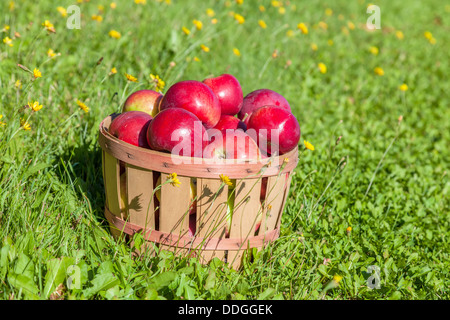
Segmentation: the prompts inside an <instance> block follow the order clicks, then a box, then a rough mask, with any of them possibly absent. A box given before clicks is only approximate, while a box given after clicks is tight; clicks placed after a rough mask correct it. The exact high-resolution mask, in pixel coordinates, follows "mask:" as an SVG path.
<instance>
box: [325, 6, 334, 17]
mask: <svg viewBox="0 0 450 320" xmlns="http://www.w3.org/2000/svg"><path fill="white" fill-rule="evenodd" d="M325 14H326V15H327V16H331V15H333V10H331V9H330V8H327V9H325Z"/></svg>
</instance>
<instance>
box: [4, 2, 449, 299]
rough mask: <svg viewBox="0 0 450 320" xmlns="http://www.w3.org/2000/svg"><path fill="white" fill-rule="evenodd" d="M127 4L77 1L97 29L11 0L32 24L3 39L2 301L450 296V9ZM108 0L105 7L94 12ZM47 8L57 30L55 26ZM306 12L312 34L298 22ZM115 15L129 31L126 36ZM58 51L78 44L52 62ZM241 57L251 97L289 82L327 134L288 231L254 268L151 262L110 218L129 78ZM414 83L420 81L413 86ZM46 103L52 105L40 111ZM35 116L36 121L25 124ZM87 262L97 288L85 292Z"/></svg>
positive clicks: (302, 114)
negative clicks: (107, 151) (102, 141)
mask: <svg viewBox="0 0 450 320" xmlns="http://www.w3.org/2000/svg"><path fill="white" fill-rule="evenodd" d="M73 2H75V1H73ZM116 2H117V8H116V9H114V10H113V9H111V8H110V2H108V1H94V0H91V1H89V2H87V3H81V4H77V5H79V7H80V9H81V14H82V17H81V29H79V30H78V29H72V30H70V29H67V28H66V19H67V18H63V17H62V16H61V15H60V13H59V12H58V11H57V9H56V5H55V4H49V3H50V2H48V1H40V2H36V1H34V2H32V1H28V2H22V1H15V7H14V9H13V10H12V11H11V10H10V8H9V7H8V4H9V1H2V2H1V3H0V12H2V16H1V21H0V28H3V25H8V26H10V29H9V30H4V31H2V32H1V37H2V39H4V38H5V37H6V36H8V37H10V38H11V39H13V38H14V32H18V33H19V34H20V37H17V36H16V38H14V39H13V46H12V47H9V46H8V45H6V44H4V43H3V42H1V43H0V98H1V104H0V114H1V115H3V117H2V118H1V119H0V121H2V122H4V123H5V125H4V126H2V127H0V241H1V244H0V248H1V249H0V299H50V298H58V297H62V298H64V299H114V298H118V299H249V300H250V299H258V298H259V299H287V300H289V299H292V300H300V299H342V300H348V299H430V300H431V299H449V298H450V292H449V289H448V288H449V287H450V271H449V269H450V262H449V261H450V260H449V252H450V245H449V240H448V239H449V236H450V231H449V230H450V228H449V227H450V226H449V221H450V214H449V212H450V210H449V182H448V170H449V159H450V154H449V141H450V126H449V120H448V119H450V112H449V110H450V109H449V108H448V105H449V103H450V101H449V96H448V94H446V93H447V92H448V87H449V79H448V76H447V75H448V70H449V69H450V66H449V62H450V59H449V58H450V57H449V51H450V50H449V49H450V48H449V46H448V43H449V42H450V39H449V33H448V27H449V24H450V20H449V15H448V12H449V11H450V8H449V6H445V5H444V4H442V2H441V1H437V0H435V1H428V2H427V3H426V4H424V3H422V2H420V1H408V2H399V3H395V4H394V3H393V2H392V1H380V2H377V3H374V4H376V5H378V6H379V7H380V9H381V26H382V29H381V30H375V31H371V32H369V31H367V30H365V29H364V27H365V23H366V20H367V18H368V17H369V14H367V13H366V7H367V5H368V3H365V2H364V1H354V2H348V1H339V2H330V3H329V4H326V3H324V2H312V3H310V2H301V3H300V2H299V3H297V2H294V1H291V4H292V3H295V4H296V6H295V8H294V7H292V5H291V4H286V3H287V1H281V2H284V3H285V4H286V5H285V6H284V8H285V10H286V12H285V13H284V14H281V13H280V12H279V8H276V7H274V6H272V5H271V2H270V1H264V2H263V1H259V2H257V1H254V2H252V1H249V0H245V1H244V3H243V4H242V5H239V4H237V3H236V2H235V1H232V0H229V1H202V2H195V3H194V2H189V3H188V2H187V1H175V0H173V1H172V3H171V4H170V5H168V4H167V3H165V2H164V1H161V2H158V1H154V0H147V3H146V4H145V5H138V4H135V3H134V2H132V1H127V2H125V1H120V2H119V1H116ZM71 4H73V3H72V1H61V3H60V5H61V6H63V7H65V8H67V7H68V6H69V5H71ZM100 4H101V5H104V11H103V12H101V13H100V14H101V15H102V17H103V21H102V22H97V21H93V20H91V16H92V15H93V14H98V13H99V8H98V5H100ZM260 4H263V5H264V6H265V9H266V10H265V11H264V12H261V11H260V10H259V8H258V6H259V5H260ZM227 5H228V6H227ZM207 8H212V9H214V11H215V18H217V20H218V22H217V24H212V23H211V22H210V20H211V18H210V17H208V16H207V15H206V9H207ZM327 8H329V9H332V11H333V12H332V15H326V13H325V12H326V9H327ZM230 12H236V13H239V14H241V15H242V16H244V17H245V23H243V24H238V23H237V21H236V20H235V19H234V18H233V16H232V15H230V14H229V13H230ZM46 19H48V20H49V21H51V22H52V23H53V24H54V26H55V28H56V33H55V34H50V33H48V32H47V31H45V30H44V29H43V27H42V23H43V22H44V20H46ZM193 19H198V20H201V21H202V22H203V28H202V30H196V29H195V27H194V25H193V23H192V20H193ZM260 19H262V20H264V21H265V22H266V24H267V28H266V29H262V28H260V27H259V26H258V20H260ZM320 21H323V22H326V24H327V26H328V28H327V29H326V30H324V29H323V28H321V27H319V26H318V24H319V22H320ZM349 21H351V22H352V23H353V24H354V26H355V28H354V29H352V28H350V27H351V24H350V25H349V24H348V22H349ZM300 22H304V23H305V24H306V25H307V26H308V29H309V32H308V34H306V35H305V34H301V32H300V31H299V30H298V29H297V24H298V23H300ZM182 26H185V27H187V28H188V29H190V30H191V34H190V36H186V35H185V34H184V33H183V32H182V31H181V28H182ZM343 28H345V29H344V30H343ZM112 29H114V30H117V31H119V32H120V33H121V38H120V39H113V38H111V37H109V36H108V32H109V31H110V30H112ZM288 30H293V32H294V35H293V36H292V37H289V36H287V32H288ZM397 30H401V31H402V32H403V34H404V39H403V40H400V39H398V38H397V37H396V34H395V32H396V31H397ZM426 31H429V32H431V33H432V35H433V37H434V38H435V39H436V43H435V44H431V43H430V42H429V41H428V40H427V38H426V37H425V36H424V32H426ZM330 40H332V44H331V43H330ZM312 43H315V44H316V45H317V47H318V50H317V51H314V50H312V49H311V44H312ZM446 43H447V45H446ZM201 44H205V45H206V46H208V47H209V48H210V52H203V51H202V50H201V49H200V45H201ZM372 46H376V47H377V48H378V49H379V53H378V55H374V54H372V53H371V52H370V51H369V48H370V47H372ZM49 48H51V49H53V50H54V51H55V52H57V53H60V54H61V55H60V56H56V57H54V58H52V59H50V58H49V57H48V56H47V50H48V49H49ZM233 48H238V49H239V51H240V53H241V56H236V55H234V54H233ZM275 50H277V51H275ZM274 52H276V53H277V56H276V57H275V58H274V57H273V56H272V54H273V53H274ZM194 57H197V58H198V59H199V61H195V59H194ZM100 59H102V60H101V61H100ZM172 62H173V63H172ZM320 62H323V63H324V64H325V65H326V66H327V72H326V73H325V74H322V73H320V72H319V71H318V68H317V65H318V63H320ZM18 64H20V65H23V66H25V67H26V68H28V69H30V70H33V69H34V68H38V69H39V70H40V71H41V72H42V78H38V79H36V80H34V81H33V76H32V74H31V73H29V72H26V71H24V70H23V69H21V68H19V67H18ZM112 67H116V68H117V70H118V73H117V74H114V75H110V70H111V68H112ZM375 67H381V68H383V70H384V72H385V74H384V75H383V76H377V75H376V74H375V73H374V68H375ZM225 72H228V73H232V74H234V75H235V76H236V77H237V78H238V79H239V81H240V82H241V85H242V87H243V90H244V94H246V93H249V92H251V91H253V90H255V89H259V88H270V89H273V90H276V91H278V92H280V93H281V94H283V95H284V96H285V97H286V98H287V100H288V101H289V102H290V104H291V106H292V109H293V112H294V114H295V115H296V116H297V118H298V120H299V123H300V126H301V129H302V138H301V148H303V140H307V141H309V142H311V143H312V144H313V145H314V146H315V150H314V151H310V150H306V151H305V152H303V153H302V156H301V158H300V162H299V165H298V167H297V168H296V169H295V175H294V176H293V179H292V184H291V190H290V195H289V198H288V201H287V204H286V207H285V211H284V213H283V218H282V223H281V236H280V238H279V239H278V240H277V241H276V242H275V243H274V244H273V245H271V246H269V247H268V248H266V249H265V250H264V251H262V252H261V253H259V254H258V255H257V256H256V258H255V259H254V260H253V261H251V262H248V263H246V265H245V267H244V268H243V269H242V270H241V271H239V272H237V271H234V270H230V269H229V268H228V267H227V266H224V265H223V263H222V262H220V261H216V260H215V261H213V262H212V263H211V264H210V265H209V266H204V265H201V264H199V263H198V261H196V260H195V259H190V260H186V259H182V258H180V257H174V256H173V255H172V254H171V253H169V252H164V251H162V252H160V254H159V255H158V256H157V257H153V258H150V257H141V258H139V259H136V258H134V257H133V255H132V249H131V248H130V247H129V246H128V245H126V244H124V243H119V242H116V241H114V239H113V238H112V236H111V235H110V233H109V229H108V227H107V224H106V223H105V219H104V217H103V207H104V203H105V195H104V189H103V181H102V176H101V153H100V148H99V146H98V144H97V137H98V126H99V123H100V122H101V120H102V119H103V118H105V117H106V116H107V115H109V114H110V113H113V112H116V111H118V110H120V106H121V104H122V102H123V101H124V98H125V97H126V96H127V95H128V94H129V93H131V92H132V91H134V90H137V89H141V88H147V87H150V88H151V86H152V83H151V81H150V77H149V75H150V74H155V75H156V74H157V75H159V76H160V77H161V78H162V79H163V80H164V81H165V83H166V87H165V90H166V89H167V88H168V87H169V86H170V85H171V84H173V83H174V82H176V81H179V80H184V79H196V80H202V79H203V78H205V77H207V76H208V75H219V74H221V73H225ZM125 73H129V74H131V75H133V76H136V77H137V78H138V82H137V83H132V82H127V80H126V78H125V76H124V74H125ZM17 80H20V81H21V83H22V88H21V89H18V88H16V87H15V83H16V81H17ZM403 83H406V84H407V85H408V90H407V91H401V90H399V86H400V85H401V84H403ZM77 99H79V100H80V101H83V102H85V103H86V105H88V106H89V108H90V110H89V112H88V113H85V112H84V111H82V110H81V109H80V108H79V107H78V105H77V103H76V100H77ZM30 100H33V101H34V100H38V101H39V102H40V103H41V104H42V105H43V106H44V107H43V108H42V109H41V110H39V111H38V112H35V113H33V112H32V111H31V110H30V109H26V108H23V106H25V105H26V104H27V102H28V101H30ZM400 116H403V119H402V121H399V117H400ZM20 118H24V119H28V122H29V124H30V125H31V130H29V131H26V130H23V129H20ZM19 129H20V130H19ZM339 137H341V140H340V141H339V144H337V145H336V141H337V140H338V138H339ZM344 163H345V165H344ZM348 227H351V228H352V230H351V231H350V232H347V231H346V230H347V228H348ZM73 265H76V266H77V267H78V268H79V269H77V270H78V271H79V272H80V279H81V281H80V285H81V286H80V288H72V289H68V288H67V287H66V284H67V278H68V273H67V271H68V268H69V266H73ZM370 266H377V267H378V268H379V270H380V273H379V275H380V277H379V284H380V288H379V289H371V288H370V287H369V286H368V281H369V282H370V281H371V280H372V279H373V274H371V273H369V271H370ZM335 276H336V277H337V278H338V276H340V277H342V280H341V281H340V282H339V284H338V285H336V282H333V277H335ZM335 279H336V278H335ZM372 283H374V282H372ZM60 284H63V285H62V286H61V285H60Z"/></svg>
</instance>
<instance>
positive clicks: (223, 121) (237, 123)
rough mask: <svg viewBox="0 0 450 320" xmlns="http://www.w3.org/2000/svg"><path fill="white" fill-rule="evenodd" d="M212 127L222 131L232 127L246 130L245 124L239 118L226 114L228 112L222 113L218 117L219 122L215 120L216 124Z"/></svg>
mask: <svg viewBox="0 0 450 320" xmlns="http://www.w3.org/2000/svg"><path fill="white" fill-rule="evenodd" d="M214 129H217V130H220V131H223V130H227V129H232V130H237V129H241V130H243V131H246V130H247V126H246V125H245V123H244V122H243V121H241V120H239V119H238V118H236V117H234V116H231V115H228V114H223V115H222V116H221V117H220V120H219V122H217V124H216V125H215V126H214Z"/></svg>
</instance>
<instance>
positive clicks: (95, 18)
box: [91, 14, 103, 22]
mask: <svg viewBox="0 0 450 320" xmlns="http://www.w3.org/2000/svg"><path fill="white" fill-rule="evenodd" d="M91 19H92V20H95V21H97V22H102V21H103V17H102V16H100V15H96V14H94V15H92V17H91Z"/></svg>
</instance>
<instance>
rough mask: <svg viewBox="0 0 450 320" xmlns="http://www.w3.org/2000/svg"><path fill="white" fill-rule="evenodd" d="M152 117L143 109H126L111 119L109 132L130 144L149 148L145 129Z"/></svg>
mask: <svg viewBox="0 0 450 320" xmlns="http://www.w3.org/2000/svg"><path fill="white" fill-rule="evenodd" d="M152 119H153V117H152V116H151V115H149V114H148V113H146V112H143V111H127V112H124V113H121V114H119V115H118V116H117V117H115V118H114V119H113V120H112V121H111V125H110V126H109V132H110V133H111V134H112V135H113V136H115V137H116V138H118V139H120V140H122V141H125V142H127V143H130V144H132V145H135V146H138V147H143V148H149V145H148V143H147V129H148V126H149V124H150V122H151V121H152Z"/></svg>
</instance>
